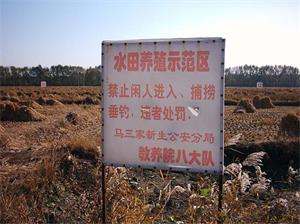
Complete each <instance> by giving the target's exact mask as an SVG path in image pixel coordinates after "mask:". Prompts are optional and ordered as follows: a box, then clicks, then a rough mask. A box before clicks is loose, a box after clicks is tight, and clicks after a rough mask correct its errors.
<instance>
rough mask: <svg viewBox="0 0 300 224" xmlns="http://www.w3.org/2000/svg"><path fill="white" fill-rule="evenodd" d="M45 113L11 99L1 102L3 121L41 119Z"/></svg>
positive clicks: (0, 109) (0, 114)
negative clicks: (20, 104)
mask: <svg viewBox="0 0 300 224" xmlns="http://www.w3.org/2000/svg"><path fill="white" fill-rule="evenodd" d="M44 118H45V116H44V115H42V114H40V113H39V112H37V111H35V110H34V109H33V108H31V107H27V106H24V105H22V106H19V105H18V104H16V103H13V102H10V101H4V102H1V103H0V119H1V121H41V120H43V119H44Z"/></svg>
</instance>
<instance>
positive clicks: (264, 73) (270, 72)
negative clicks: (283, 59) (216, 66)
mask: <svg viewBox="0 0 300 224" xmlns="http://www.w3.org/2000/svg"><path fill="white" fill-rule="evenodd" d="M257 82H263V85H264V86H269V87H299V86H300V73H299V69H298V68H296V67H292V66H287V65H275V66H270V65H266V66H261V67H258V66H255V65H244V66H238V67H230V68H227V69H225V85H226V86H245V87H251V86H256V83H257Z"/></svg>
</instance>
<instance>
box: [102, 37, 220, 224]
mask: <svg viewBox="0 0 300 224" xmlns="http://www.w3.org/2000/svg"><path fill="white" fill-rule="evenodd" d="M189 40H196V41H197V42H198V43H200V42H201V41H212V42H213V43H214V42H216V41H222V42H223V48H222V62H221V64H220V67H221V69H220V71H221V74H219V75H220V88H221V89H220V98H221V100H220V103H221V105H220V108H221V110H220V154H221V158H222V161H220V165H221V166H222V169H221V170H220V172H216V171H214V172H208V171H207V170H205V172H203V173H211V174H215V175H218V177H219V181H218V182H219V199H218V210H219V211H220V210H222V200H223V175H224V169H223V167H224V166H223V165H224V164H223V161H224V98H225V93H224V89H225V77H224V62H225V39H223V38H185V39H184V38H181V39H154V40H153V39H151V40H126V41H103V42H102V52H101V68H102V77H101V136H102V138H101V147H100V148H101V174H102V175H101V185H102V186H101V192H102V222H103V223H106V186H105V176H106V166H107V165H108V166H123V167H138V168H141V166H126V165H125V164H113V163H111V164H105V162H104V156H105V155H104V148H103V147H104V136H103V133H104V125H105V124H104V78H103V77H104V75H103V74H104V72H105V68H104V46H105V45H110V46H111V45H113V44H124V45H127V44H131V43H134V44H136V43H139V44H140V43H144V42H147V43H149V42H152V43H153V44H156V43H159V42H168V43H169V44H170V43H171V41H175V42H178V41H182V42H183V43H184V42H185V41H189ZM143 168H144V169H154V170H155V169H157V167H155V166H148V167H147V166H144V167H143ZM165 170H169V171H176V168H175V169H174V168H172V167H169V169H165ZM180 171H181V172H184V170H182V169H180ZM185 171H186V172H198V171H195V170H193V169H189V168H187V169H185Z"/></svg>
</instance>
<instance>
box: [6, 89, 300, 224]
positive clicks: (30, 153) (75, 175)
mask: <svg viewBox="0 0 300 224" xmlns="http://www.w3.org/2000/svg"><path fill="white" fill-rule="evenodd" d="M98 90H99V88H98V87H90V88H88V87H86V88H79V87H50V88H49V89H47V91H44V90H41V89H40V88H33V87H17V88H9V87H5V88H2V87H1V91H0V93H1V101H5V100H12V99H11V98H12V97H15V98H16V99H17V101H18V102H17V103H20V104H22V103H24V102H25V103H26V102H28V101H37V100H38V99H39V97H41V96H42V97H49V98H52V99H55V100H58V101H59V102H63V103H62V104H54V105H47V104H45V105H41V106H40V107H39V106H38V107H37V106H36V107H35V108H34V109H35V110H36V111H37V112H39V113H40V114H42V115H44V116H45V119H44V120H42V121H36V122H14V121H1V122H0V125H1V127H2V128H1V129H0V136H1V139H0V183H1V187H0V190H1V191H0V208H1V210H0V211H1V214H0V223H18V222H23V223H36V222H43V223H44V222H48V223H57V222H83V223H92V222H94V223H97V222H100V221H99V220H100V216H101V206H100V203H101V196H100V194H99V189H100V187H101V184H100V172H99V167H100V165H101V162H100V163H99V161H100V160H99V151H100V148H99V146H100V138H101V132H100V127H101V123H100V105H99V100H100V99H101V98H100V95H99V92H98ZM232 91H235V92H236V91H240V92H241V93H240V94H241V95H242V94H244V93H243V91H246V90H244V89H243V90H239V89H235V90H232V89H231V90H230V92H232ZM268 91H269V90H268ZM284 91H287V90H284ZM297 91H298V90H297ZM250 93H252V92H251V91H250ZM247 94H248V95H249V92H247ZM255 94H256V92H255ZM269 95H272V93H270V94H269ZM273 95H274V94H273ZM275 95H276V93H275ZM277 95H278V94H277ZM277 95H276V97H277V98H276V99H279V100H281V98H280V97H279V98H278V96H277ZM283 95H284V94H283ZM298 96H299V95H298ZM87 97H90V98H91V99H89V100H86V98H87ZM295 99H296V98H295V97H294V95H293V97H292V99H291V100H295ZM97 100H98V101H97ZM284 100H286V98H285V99H284ZM29 104H30V103H29ZM234 109H235V107H234V106H226V107H225V138H226V139H229V138H231V137H233V136H234V135H237V134H240V133H241V134H242V135H241V138H240V140H239V143H240V144H243V145H244V146H245V145H246V146H247V145H250V144H263V143H268V142H276V141H284V142H288V141H291V142H296V144H298V146H299V138H298V137H293V138H291V137H286V136H280V135H279V134H278V133H279V123H280V120H281V118H282V117H283V116H284V115H285V114H287V113H289V112H294V113H297V112H298V113H299V108H298V107H275V108H271V109H261V110H258V111H257V112H255V113H251V114H250V113H249V114H248V113H245V114H235V113H233V111H234ZM70 112H73V113H75V114H76V115H77V117H76V123H74V124H73V123H72V122H70V121H68V120H67V119H66V116H67V114H68V113H70ZM1 130H2V131H1ZM296 147H297V146H296ZM229 162H232V161H227V163H229ZM296 163H297V161H296ZM286 165H288V164H286ZM297 166H298V167H299V164H298V165H297ZM297 166H296V168H297ZM107 172H108V174H107V175H108V177H107V185H108V188H107V189H108V214H109V215H108V220H109V222H112V223H195V222H197V223H199V222H200V223H216V220H217V218H220V217H221V218H222V215H223V220H225V223H234V222H239V221H242V222H244V223H253V222H274V223H276V222H277V221H279V222H285V221H287V222H292V223H297V222H298V221H299V216H298V215H297V214H300V213H299V206H300V195H299V194H300V192H299V191H297V190H295V187H294V186H292V185H293V184H290V185H289V186H290V188H285V189H284V190H282V189H280V190H276V189H275V190H274V191H275V193H274V194H273V195H270V194H268V195H264V196H263V197H262V198H261V197H260V198H259V199H257V198H255V197H254V198H250V197H248V196H247V197H246V198H244V199H236V198H235V199H232V198H230V196H228V195H227V196H225V204H226V205H225V211H223V213H222V214H221V213H218V211H217V210H216V203H217V202H216V201H214V200H211V199H210V198H209V197H206V196H203V195H202V196H203V197H202V198H197V196H194V197H196V198H197V200H198V202H197V203H198V204H197V203H196V202H195V203H196V204H195V205H193V203H194V202H192V199H191V197H192V195H193V193H197V192H198V193H199V192H200V195H201V194H202V193H203V192H204V191H203V189H210V190H209V192H210V194H211V197H212V198H214V196H213V195H214V194H215V193H216V192H217V190H215V191H213V189H217V186H215V185H214V181H216V180H215V178H214V177H210V176H203V175H195V174H186V175H184V174H176V173H168V172H160V171H153V172H152V171H143V170H140V169H125V168H109V169H108V171H107ZM286 182H288V180H286ZM177 186H181V187H182V188H184V189H185V188H187V189H188V188H190V190H189V191H186V190H182V191H180V190H178V189H179V187H177ZM176 187H177V188H176ZM175 188H176V189H177V190H178V191H176V190H175ZM203 194H205V193H203ZM171 195H172V197H171ZM174 195H175V196H174ZM173 196H174V197H173ZM278 197H284V199H287V200H289V201H288V204H290V206H296V207H295V208H289V210H285V209H286V208H285V207H284V208H282V209H283V211H281V210H280V211H277V210H276V212H278V213H280V212H281V213H280V214H279V215H278V214H277V213H276V215H275V216H274V215H272V214H271V213H272V211H273V210H272V207H274V205H273V204H272V203H273V202H274V201H275V200H276V198H278ZM186 198H189V200H188V201H187V200H186ZM241 198H242V197H241ZM195 200H196V199H195ZM197 200H196V201H197ZM236 200H237V201H238V203H237V201H236ZM193 206H196V207H197V206H198V207H197V209H194V207H193ZM228 206H232V207H231V208H230V207H228ZM241 206H242V207H243V206H244V207H243V208H244V209H243V211H241V210H240V209H241ZM251 206H252V207H251ZM275 207H276V206H275ZM199 208H200V209H199ZM259 208H261V211H258V210H260V209H259ZM205 211H207V213H206V212H205ZM235 212H240V215H237V216H236V217H234V216H235V215H234V213H235ZM249 214H256V216H257V217H253V218H249V217H247V215H249ZM284 214H285V215H286V216H288V217H284ZM207 215H208V216H212V217H215V218H212V217H210V218H209V217H207ZM224 216H225V218H224ZM138 217H139V218H138ZM205 217H206V218H205ZM226 217H227V218H226ZM274 217H275V218H274Z"/></svg>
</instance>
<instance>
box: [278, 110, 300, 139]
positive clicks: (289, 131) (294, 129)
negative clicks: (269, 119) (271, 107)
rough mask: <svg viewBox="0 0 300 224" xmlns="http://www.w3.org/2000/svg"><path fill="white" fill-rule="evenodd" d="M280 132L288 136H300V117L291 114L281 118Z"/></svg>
mask: <svg viewBox="0 0 300 224" xmlns="http://www.w3.org/2000/svg"><path fill="white" fill-rule="evenodd" d="M279 127H280V132H281V133H282V134H284V135H288V136H300V117H299V115H296V114H293V113H289V114H287V115H285V116H284V117H282V118H281V122H280V125H279Z"/></svg>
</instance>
